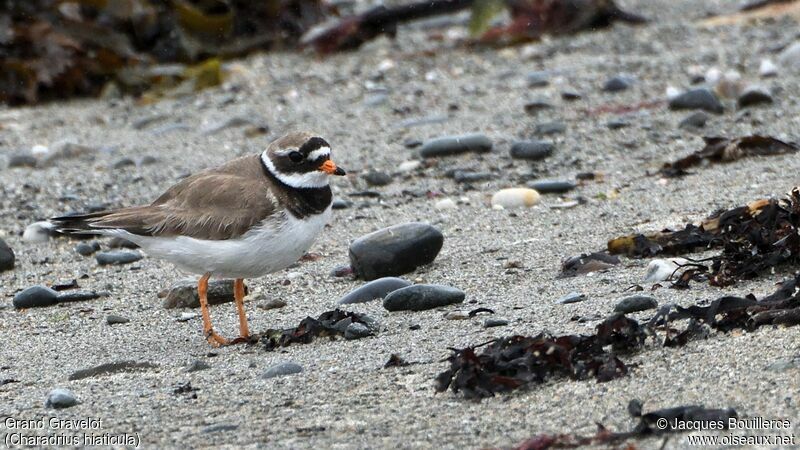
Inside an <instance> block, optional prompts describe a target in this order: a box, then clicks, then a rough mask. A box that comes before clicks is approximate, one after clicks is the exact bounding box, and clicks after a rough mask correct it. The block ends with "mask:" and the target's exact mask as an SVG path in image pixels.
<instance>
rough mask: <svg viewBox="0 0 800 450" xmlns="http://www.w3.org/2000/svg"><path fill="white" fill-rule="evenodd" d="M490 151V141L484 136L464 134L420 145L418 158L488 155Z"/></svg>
mask: <svg viewBox="0 0 800 450" xmlns="http://www.w3.org/2000/svg"><path fill="white" fill-rule="evenodd" d="M490 151H492V141H491V140H490V139H489V138H488V137H487V136H486V135H484V134H466V135H463V136H446V137H440V138H437V139H432V140H430V141H428V142H426V143H425V144H423V145H422V149H420V156H422V157H423V158H436V157H439V156H452V155H458V154H461V153H467V152H475V153H488V152H490Z"/></svg>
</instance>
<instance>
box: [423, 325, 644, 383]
mask: <svg viewBox="0 0 800 450" xmlns="http://www.w3.org/2000/svg"><path fill="white" fill-rule="evenodd" d="M644 340H645V333H644V330H643V329H642V327H641V326H640V325H639V324H638V322H636V321H635V320H633V319H629V318H627V317H625V316H624V315H621V314H615V315H613V316H611V317H609V318H608V319H606V320H604V321H603V322H602V323H600V324H599V325H598V326H597V328H596V331H595V333H594V334H592V335H588V336H583V335H564V336H551V335H548V334H544V333H542V334H539V335H537V336H534V337H530V336H511V337H507V338H502V339H497V340H494V341H491V342H489V343H487V344H484V345H486V347H485V348H484V349H483V351H482V352H481V353H480V354H477V353H476V349H477V348H478V347H479V346H478V347H468V348H465V349H460V350H457V349H453V354H452V355H451V356H450V357H449V358H448V361H449V363H450V368H448V369H447V370H446V371H444V372H442V373H441V374H439V375H438V376H437V377H436V390H437V391H439V392H443V391H445V390H447V389H448V388H450V389H451V390H452V391H454V392H462V393H463V394H464V395H465V396H466V397H467V398H472V399H480V398H483V397H490V396H494V395H495V394H496V393H499V392H507V391H511V390H514V389H518V388H521V387H525V386H529V385H532V384H540V383H544V382H545V381H547V380H548V379H551V378H559V377H568V378H572V379H576V380H583V379H588V378H594V379H596V380H597V381H598V382H604V381H610V380H613V379H615V378H619V377H621V376H624V375H625V374H627V372H628V369H627V367H626V366H625V364H624V363H623V362H622V361H621V360H620V359H619V358H617V356H616V354H615V352H616V353H624V352H628V351H631V350H634V349H636V348H639V347H641V346H642V345H643V344H644ZM607 346H610V348H611V351H607V350H606V349H605V347H607Z"/></svg>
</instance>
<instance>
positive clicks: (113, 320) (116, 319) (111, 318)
mask: <svg viewBox="0 0 800 450" xmlns="http://www.w3.org/2000/svg"><path fill="white" fill-rule="evenodd" d="M130 321H131V319H128V318H127V317H122V316H118V315H116V314H109V315H107V316H106V323H107V324H109V325H117V324H121V323H128V322H130Z"/></svg>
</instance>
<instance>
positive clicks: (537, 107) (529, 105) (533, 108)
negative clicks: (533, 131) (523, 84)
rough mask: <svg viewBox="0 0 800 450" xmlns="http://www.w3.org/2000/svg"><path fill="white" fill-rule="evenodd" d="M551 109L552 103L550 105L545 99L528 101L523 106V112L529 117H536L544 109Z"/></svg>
mask: <svg viewBox="0 0 800 450" xmlns="http://www.w3.org/2000/svg"><path fill="white" fill-rule="evenodd" d="M552 107H553V105H552V103H550V102H549V101H547V100H545V99H534V100H528V101H527V102H525V105H524V106H523V108H525V112H526V113H528V114H530V115H536V114H538V113H539V112H540V111H542V110H545V109H550V108H552Z"/></svg>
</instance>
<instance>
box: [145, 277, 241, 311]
mask: <svg viewBox="0 0 800 450" xmlns="http://www.w3.org/2000/svg"><path fill="white" fill-rule="evenodd" d="M247 292H248V288H247V286H245V294H246V293H247ZM158 296H159V297H163V298H164V301H163V303H162V306H163V307H164V308H166V309H172V308H197V307H199V306H200V296H199V295H198V293H197V281H195V280H181V281H178V282H176V283H175V284H173V285H172V286H170V287H169V288H168V289H165V290H164V291H161V292H160V293H159V294H158ZM207 297H208V303H209V304H210V305H218V304H220V303H228V302H232V301H233V280H215V279H211V281H209V282H208V294H207Z"/></svg>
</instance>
